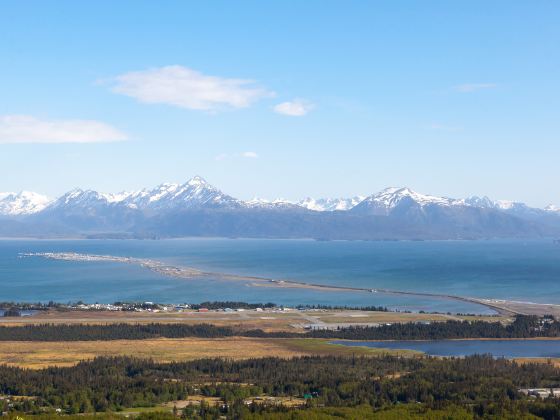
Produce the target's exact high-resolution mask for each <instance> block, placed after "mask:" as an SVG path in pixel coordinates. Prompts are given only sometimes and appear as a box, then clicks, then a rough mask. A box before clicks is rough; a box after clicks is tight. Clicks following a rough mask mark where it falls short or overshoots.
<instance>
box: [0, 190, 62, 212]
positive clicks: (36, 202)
mask: <svg viewBox="0 0 560 420" xmlns="http://www.w3.org/2000/svg"><path fill="white" fill-rule="evenodd" d="M50 201H51V200H50V199H49V198H48V197H46V196H44V195H41V194H37V193H34V192H30V191H21V192H19V193H0V216H25V215H29V214H33V213H37V212H40V211H41V210H43V209H44V208H45V207H46V206H47V205H48V204H49V203H50Z"/></svg>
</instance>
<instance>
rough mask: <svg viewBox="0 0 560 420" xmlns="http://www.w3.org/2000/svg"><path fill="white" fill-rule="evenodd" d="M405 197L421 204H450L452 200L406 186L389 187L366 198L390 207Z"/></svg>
mask: <svg viewBox="0 0 560 420" xmlns="http://www.w3.org/2000/svg"><path fill="white" fill-rule="evenodd" d="M406 198H409V199H412V200H414V201H415V202H417V203H418V204H420V205H421V206H423V205H427V204H441V205H451V204H453V202H454V200H452V199H450V198H446V197H436V196H434V195H426V194H420V193H417V192H416V191H413V190H411V189H410V188H408V187H389V188H386V189H384V190H383V191H381V192H379V193H377V194H374V195H372V196H370V197H369V198H367V199H366V200H369V201H374V202H377V203H379V204H383V205H385V206H386V207H387V208H389V209H391V208H393V207H395V206H396V205H398V204H399V203H400V202H401V201H402V200H403V199H406Z"/></svg>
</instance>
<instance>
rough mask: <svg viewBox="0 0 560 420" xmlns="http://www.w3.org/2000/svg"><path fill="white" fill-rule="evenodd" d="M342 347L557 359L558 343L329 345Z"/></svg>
mask: <svg viewBox="0 0 560 420" xmlns="http://www.w3.org/2000/svg"><path fill="white" fill-rule="evenodd" d="M332 343H333V344H342V345H345V346H365V347H375V348H381V349H393V350H395V349H398V350H416V351H421V352H424V353H426V354H429V355H431V356H470V355H473V354H491V355H493V356H494V357H505V358H508V359H510V358H516V357H560V340H433V341H332Z"/></svg>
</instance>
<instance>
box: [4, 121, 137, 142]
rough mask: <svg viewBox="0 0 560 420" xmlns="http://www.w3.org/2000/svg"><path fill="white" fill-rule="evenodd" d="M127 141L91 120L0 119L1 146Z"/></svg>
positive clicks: (121, 135)
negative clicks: (7, 144) (3, 144)
mask: <svg viewBox="0 0 560 420" xmlns="http://www.w3.org/2000/svg"><path fill="white" fill-rule="evenodd" d="M121 140H126V135H125V134H124V133H122V132H121V131H119V130H117V129H116V128H114V127H111V126H110V125H108V124H105V123H102V122H99V121H93V120H40V119H37V118H34V117H32V116H29V115H4V116H0V144H1V143H102V142H112V141H121Z"/></svg>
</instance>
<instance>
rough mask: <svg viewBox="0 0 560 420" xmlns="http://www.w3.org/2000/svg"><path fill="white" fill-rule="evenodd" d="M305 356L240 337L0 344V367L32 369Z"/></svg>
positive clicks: (281, 346)
mask: <svg viewBox="0 0 560 420" xmlns="http://www.w3.org/2000/svg"><path fill="white" fill-rule="evenodd" d="M302 354H305V352H304V351H298V350H297V349H295V348H290V347H288V346H286V345H285V344H284V343H283V340H265V339H253V338H242V337H231V338H224V339H199V338H185V339H165V338H163V339H154V340H114V341H70V342H29V341H21V342H14V341H3V342H0V363H5V364H8V365H13V366H22V367H28V368H33V369H39V368H44V367H47V366H71V365H74V364H76V363H77V362H79V361H80V360H88V359H93V358H94V357H96V356H134V357H141V358H151V359H154V360H156V361H159V362H171V361H185V360H194V359H200V358H205V357H228V358H233V359H246V358H250V357H266V356H278V357H292V356H298V355H302Z"/></svg>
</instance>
